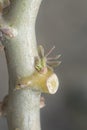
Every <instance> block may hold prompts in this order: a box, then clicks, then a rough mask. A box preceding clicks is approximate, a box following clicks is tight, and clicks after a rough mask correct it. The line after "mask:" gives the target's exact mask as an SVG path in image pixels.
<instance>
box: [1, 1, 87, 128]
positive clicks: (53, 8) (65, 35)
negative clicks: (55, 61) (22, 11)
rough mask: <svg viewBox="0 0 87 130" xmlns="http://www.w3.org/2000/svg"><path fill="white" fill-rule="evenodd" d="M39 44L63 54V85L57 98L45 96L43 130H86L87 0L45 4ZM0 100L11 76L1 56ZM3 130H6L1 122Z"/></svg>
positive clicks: (60, 74)
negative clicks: (53, 47)
mask: <svg viewBox="0 0 87 130" xmlns="http://www.w3.org/2000/svg"><path fill="white" fill-rule="evenodd" d="M36 36H37V42H38V44H42V45H43V46H44V48H45V51H46V52H48V50H49V49H50V48H52V46H53V45H55V46H56V48H55V51H54V52H53V55H55V54H61V55H62V56H61V58H60V59H61V61H62V63H61V65H60V66H59V67H58V68H56V69H55V72H56V73H57V75H58V77H59V81H60V86H59V90H58V92H57V93H56V94H55V95H44V96H45V99H46V107H45V108H43V109H42V110H41V126H42V130H87V0H43V1H42V4H41V7H40V10H39V14H38V17H37V21H36ZM0 84H1V86H0V100H2V98H3V97H4V95H6V94H7V90H8V86H7V84H8V74H7V68H6V61H5V57H4V54H3V53H1V52H0ZM0 130H7V123H6V119H5V118H0Z"/></svg>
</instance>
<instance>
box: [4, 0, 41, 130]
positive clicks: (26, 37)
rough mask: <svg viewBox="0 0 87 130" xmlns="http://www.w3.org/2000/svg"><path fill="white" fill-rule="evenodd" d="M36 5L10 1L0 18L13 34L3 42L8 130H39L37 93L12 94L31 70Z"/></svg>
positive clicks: (30, 1) (30, 0)
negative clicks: (5, 64)
mask: <svg viewBox="0 0 87 130" xmlns="http://www.w3.org/2000/svg"><path fill="white" fill-rule="evenodd" d="M40 3H41V0H11V5H10V8H9V10H8V13H7V14H6V15H4V16H3V19H4V21H5V22H4V23H5V24H6V26H10V27H11V28H14V29H15V30H16V31H17V35H16V36H15V37H13V38H9V39H6V40H5V41H4V42H3V45H4V46H5V53H6V58H7V65H8V73H9V100H8V109H7V120H8V125H9V130H40V119H39V106H40V92H38V91H34V90H32V89H29V88H28V89H22V90H17V91H14V88H15V85H16V81H17V79H18V78H19V77H24V76H29V75H31V74H32V73H33V71H34V57H35V56H37V55H38V54H37V45H36V37H35V21H36V16H37V13H38V9H39V6H40ZM32 87H33V86H32Z"/></svg>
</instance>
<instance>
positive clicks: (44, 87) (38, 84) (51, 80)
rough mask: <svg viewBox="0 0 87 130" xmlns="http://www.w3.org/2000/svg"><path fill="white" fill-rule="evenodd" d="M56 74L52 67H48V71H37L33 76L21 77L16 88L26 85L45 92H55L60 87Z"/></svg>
mask: <svg viewBox="0 0 87 130" xmlns="http://www.w3.org/2000/svg"><path fill="white" fill-rule="evenodd" d="M55 76H56V74H54V72H53V70H52V69H51V68H47V72H46V73H40V72H38V71H35V72H34V73H33V74H32V75H31V76H28V77H23V78H20V79H19V80H18V81H17V85H16V89H22V88H26V87H30V88H32V86H33V88H32V89H35V90H39V91H41V92H43V93H50V94H54V93H55V92H56V91H57V89H58V85H59V82H58V78H57V76H56V78H55Z"/></svg>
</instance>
